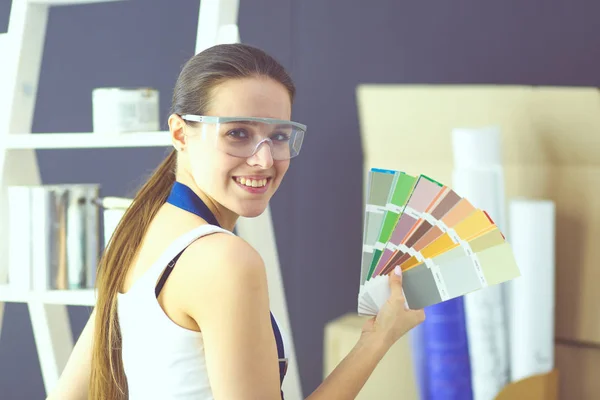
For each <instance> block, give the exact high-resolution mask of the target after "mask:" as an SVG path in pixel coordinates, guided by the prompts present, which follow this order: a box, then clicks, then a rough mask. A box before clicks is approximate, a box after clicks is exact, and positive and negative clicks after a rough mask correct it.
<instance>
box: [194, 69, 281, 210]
mask: <svg viewBox="0 0 600 400" xmlns="http://www.w3.org/2000/svg"><path fill="white" fill-rule="evenodd" d="M211 100H212V101H211V104H210V109H209V110H208V112H207V113H206V115H208V116H218V117H260V118H273V119H279V120H290V118H291V101H290V96H289V93H288V91H287V89H286V88H285V87H284V86H283V85H282V84H280V83H279V82H277V81H275V80H272V79H269V78H258V77H257V78H243V79H230V80H228V81H225V82H223V83H222V84H220V85H219V86H217V87H216V88H215V89H214V91H213V93H212V97H211ZM240 128H241V129H243V126H236V125H226V124H220V125H217V124H210V123H209V124H204V123H202V124H196V125H195V126H194V125H193V124H189V125H186V126H185V127H184V130H185V131H186V132H185V134H186V138H185V140H186V144H185V147H186V150H185V159H186V161H185V162H184V163H185V164H187V165H185V167H184V168H188V169H189V170H188V172H189V173H190V174H191V176H192V178H193V180H194V182H195V184H196V185H197V186H198V188H199V189H200V190H201V191H202V192H203V193H204V194H206V195H208V196H209V197H210V198H211V200H212V201H214V202H216V203H218V204H220V205H221V206H223V207H225V208H227V209H228V210H230V211H232V212H234V213H235V214H237V215H239V216H243V217H256V216H258V215H260V214H261V213H262V212H263V211H264V210H265V209H266V207H267V205H268V203H269V200H270V199H271V197H272V196H273V194H274V193H275V191H276V190H277V188H278V187H279V185H280V183H281V180H282V179H283V177H284V175H285V173H286V171H287V169H288V167H289V164H290V161H289V160H281V161H277V160H274V159H273V156H272V154H271V147H270V146H269V144H268V143H263V144H262V145H260V147H259V148H258V150H257V151H256V153H255V154H253V155H251V156H249V157H236V156H233V155H230V154H227V153H226V152H225V151H222V149H219V148H218V147H219V146H217V145H216V141H217V140H218V139H217V138H218V137H221V138H222V137H224V135H227V134H229V135H231V134H233V135H235V136H240V135H243V132H242V133H240V132H233V133H232V130H234V129H240Z"/></svg>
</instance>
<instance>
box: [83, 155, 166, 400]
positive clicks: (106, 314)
mask: <svg viewBox="0 0 600 400" xmlns="http://www.w3.org/2000/svg"><path fill="white" fill-rule="evenodd" d="M176 162H177V153H176V152H175V151H172V152H171V154H169V156H168V157H167V158H166V159H165V160H164V161H163V162H162V163H161V164H160V165H159V166H158V168H157V169H156V170H155V171H154V173H153V174H152V176H151V177H150V179H149V180H148V181H147V182H146V184H145V185H144V186H143V187H142V188H141V189H140V191H139V192H138V194H137V195H136V196H135V198H134V199H133V203H132V204H131V206H130V207H129V208H128V209H127V211H126V212H125V214H124V215H123V218H122V219H121V221H120V223H119V224H118V226H117V228H116V229H115V232H114V234H113V236H112V238H111V240H110V241H109V243H108V247H107V249H106V251H105V252H104V254H103V256H102V258H101V260H100V264H99V265H98V277H97V279H96V284H97V286H98V301H97V303H96V321H95V330H94V346H93V353H92V366H93V368H92V375H91V380H90V387H89V398H90V399H110V400H117V399H127V380H126V379H125V373H124V371H123V362H122V358H121V335H120V329H119V321H118V318H117V293H118V292H119V290H120V289H121V287H122V285H123V281H124V280H125V276H126V275H127V271H128V266H130V265H131V264H132V263H133V260H134V258H135V257H136V254H137V251H138V249H139V247H140V244H141V243H142V240H143V238H144V235H145V234H146V231H147V229H148V226H149V225H150V223H151V222H152V219H153V218H154V216H155V215H156V213H157V212H158V210H159V209H160V207H161V206H162V205H163V204H164V203H165V201H166V200H167V197H168V196H169V193H170V191H171V187H172V186H173V183H174V182H175V167H176Z"/></svg>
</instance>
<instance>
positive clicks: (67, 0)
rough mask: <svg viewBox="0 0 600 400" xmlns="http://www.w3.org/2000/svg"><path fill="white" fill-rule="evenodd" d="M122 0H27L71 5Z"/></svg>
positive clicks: (34, 2) (30, 2) (52, 4)
mask: <svg viewBox="0 0 600 400" xmlns="http://www.w3.org/2000/svg"><path fill="white" fill-rule="evenodd" d="M117 1H124V0H29V4H44V5H47V6H71V5H77V4H92V3H114V2H117Z"/></svg>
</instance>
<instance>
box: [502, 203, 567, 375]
mask: <svg viewBox="0 0 600 400" xmlns="http://www.w3.org/2000/svg"><path fill="white" fill-rule="evenodd" d="M509 216H510V219H509V236H508V237H507V240H508V242H509V243H510V244H511V246H512V248H513V252H514V255H515V260H516V262H517V265H518V266H519V269H520V271H521V276H520V277H518V278H516V279H515V280H513V281H512V282H510V283H509V285H508V286H509V288H510V293H511V296H510V297H511V307H510V316H511V320H510V327H511V334H510V360H511V364H510V371H511V380H512V381H517V380H520V379H524V378H527V377H529V376H532V375H536V374H541V373H546V372H550V370H552V368H553V367H554V307H555V300H554V298H555V296H554V283H555V232H556V227H555V221H556V214H555V204H554V202H552V201H550V200H533V199H514V200H511V201H510V203H509Z"/></svg>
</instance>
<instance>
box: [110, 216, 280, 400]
mask: <svg viewBox="0 0 600 400" xmlns="http://www.w3.org/2000/svg"><path fill="white" fill-rule="evenodd" d="M216 232H223V233H228V234H232V235H233V233H232V232H229V231H227V230H225V229H222V228H219V227H217V226H214V225H202V226H200V227H198V228H196V229H193V230H191V231H190V232H188V233H186V234H184V235H182V236H180V237H179V238H177V239H176V240H175V241H174V242H173V243H172V244H171V245H170V246H169V247H168V248H167V250H165V252H164V253H163V254H162V255H161V256H160V257H159V259H158V260H157V261H156V262H155V263H154V264H153V265H152V266H151V267H150V268H149V269H148V270H147V271H146V272H145V273H144V274H143V275H142V276H141V277H140V278H139V279H138V280H137V281H136V282H135V283H134V284H133V286H132V287H131V288H130V290H129V291H128V292H127V293H119V294H118V295H117V313H118V317H119V325H120V328H121V337H122V358H123V366H124V369H125V375H126V376H127V384H128V388H129V399H130V400H142V399H143V400H147V399H161V400H172V399H173V400H175V399H177V400H192V399H193V400H212V399H213V395H212V391H211V388H210V383H209V380H208V374H207V371H206V360H205V356H204V343H203V340H202V333H200V332H196V331H192V330H189V329H186V328H183V327H181V326H179V325H177V324H176V323H174V322H173V321H172V320H171V319H170V318H169V317H168V316H167V315H166V314H165V312H164V311H163V309H162V308H161V306H160V304H159V303H158V300H157V298H156V295H155V288H156V284H157V282H158V280H159V278H160V277H161V275H162V273H163V272H164V270H165V267H166V266H167V264H168V263H169V262H170V261H171V260H172V259H173V258H175V257H176V256H177V255H178V254H179V253H180V252H181V251H182V250H184V249H185V248H186V247H187V246H189V245H190V244H191V243H192V242H194V241H195V240H196V239H198V238H200V237H202V236H205V235H208V234H211V233H216ZM282 336H283V337H284V347H285V348H287V346H286V345H285V336H284V335H283V333H282Z"/></svg>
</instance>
